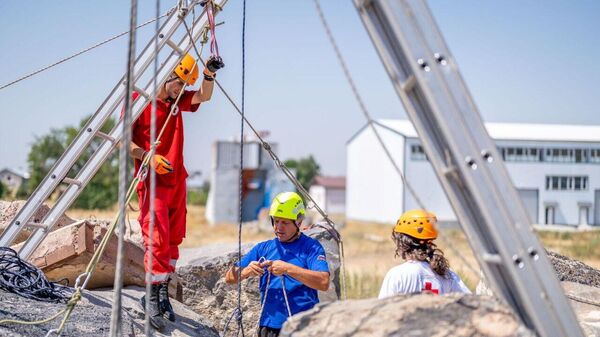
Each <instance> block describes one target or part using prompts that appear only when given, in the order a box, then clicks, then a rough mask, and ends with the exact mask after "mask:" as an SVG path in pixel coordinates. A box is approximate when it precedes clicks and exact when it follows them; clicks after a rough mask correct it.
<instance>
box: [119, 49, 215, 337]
mask: <svg viewBox="0 0 600 337" xmlns="http://www.w3.org/2000/svg"><path fill="white" fill-rule="evenodd" d="M222 67H223V62H222V61H221V59H220V58H211V59H209V61H208V62H207V63H206V68H205V69H204V79H203V81H202V84H201V85H200V88H199V89H198V90H197V91H194V90H185V91H184V93H183V94H182V96H181V98H180V99H179V102H178V103H177V106H176V107H175V108H174V110H173V116H171V118H170V119H169V120H168V121H167V117H168V116H169V113H170V112H171V110H172V108H173V104H174V103H175V101H176V99H177V97H178V96H179V93H180V92H181V90H183V89H184V87H185V85H186V84H187V85H190V86H193V85H194V84H195V83H196V80H197V79H198V66H197V64H196V61H195V60H194V58H193V57H192V56H190V55H189V54H187V55H185V57H184V58H183V60H181V62H180V63H179V65H178V66H177V67H176V68H175V70H174V72H173V74H172V75H171V76H170V77H169V78H168V79H167V81H166V82H165V84H164V85H163V86H162V87H161V88H160V89H159V91H158V94H157V97H156V135H157V136H158V134H159V132H160V130H161V129H162V128H163V125H164V124H165V121H167V122H166V123H167V124H166V127H165V131H164V133H163V134H162V136H161V138H160V139H159V141H160V143H159V145H158V146H157V147H156V151H155V153H154V155H153V157H152V158H150V160H149V164H150V167H152V168H153V169H154V170H155V171H156V173H157V175H156V195H155V198H154V200H149V198H150V180H149V175H148V178H146V179H145V180H144V181H141V182H140V183H139V184H138V186H137V193H138V199H139V208H140V216H139V218H138V220H139V222H140V224H141V227H142V234H143V236H144V245H145V247H146V253H145V256H144V266H145V269H146V271H147V272H148V271H150V272H151V274H152V290H151V293H150V297H149V299H148V300H149V301H150V310H149V316H150V323H151V324H152V326H153V327H154V328H156V329H158V330H162V329H163V328H164V326H165V323H166V322H165V321H164V319H165V317H166V318H167V319H169V320H171V321H175V313H174V312H173V308H172V307H171V304H170V302H169V294H168V289H169V281H170V277H169V276H170V274H171V273H174V272H175V265H176V263H177V259H178V258H179V244H181V242H182V241H183V238H184V237H185V228H186V225H185V216H186V212H187V210H186V183H185V180H186V178H187V176H188V174H187V171H186V169H185V166H184V164H183V118H182V116H181V112H183V111H189V112H195V111H196V110H198V107H199V106H200V104H201V103H202V102H206V101H208V100H210V98H211V96H212V92H213V86H214V77H215V72H216V71H217V70H219V69H220V68H222ZM137 96H138V94H137V93H134V95H133V99H134V100H135V99H136V97H137ZM151 109H152V107H151V104H150V105H148V106H147V107H146V109H145V110H144V111H143V112H142V114H141V115H140V117H139V118H138V119H137V120H136V121H135V122H134V123H133V125H132V142H131V146H130V152H131V156H132V157H133V158H134V159H135V174H136V175H137V173H138V171H139V170H140V166H141V163H142V161H143V160H144V158H145V156H147V155H148V154H149V152H150V148H151V144H150V123H151ZM150 202H154V213H155V222H154V223H155V224H154V232H153V233H149V226H150V212H149V206H150ZM150 235H152V266H149V265H148V258H149V254H150V250H149V245H150ZM140 301H141V303H142V306H143V307H144V308H145V301H146V298H145V296H144V297H142V298H141V299H140Z"/></svg>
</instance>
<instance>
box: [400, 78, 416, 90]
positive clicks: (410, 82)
mask: <svg viewBox="0 0 600 337" xmlns="http://www.w3.org/2000/svg"><path fill="white" fill-rule="evenodd" d="M415 84H417V79H416V78H415V75H410V76H409V77H408V78H407V79H406V81H405V82H404V83H402V84H401V87H402V91H405V92H406V91H410V90H412V88H414V87H415Z"/></svg>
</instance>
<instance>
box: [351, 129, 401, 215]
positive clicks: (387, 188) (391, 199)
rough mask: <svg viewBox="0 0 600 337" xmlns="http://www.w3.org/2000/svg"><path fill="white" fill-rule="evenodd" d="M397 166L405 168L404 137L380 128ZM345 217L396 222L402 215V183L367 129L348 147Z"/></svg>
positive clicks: (371, 132)
mask: <svg viewBox="0 0 600 337" xmlns="http://www.w3.org/2000/svg"><path fill="white" fill-rule="evenodd" d="M377 128H378V131H379V133H380V134H381V136H382V138H383V141H384V142H385V144H386V145H387V147H388V148H389V149H390V151H393V152H392V156H393V157H394V159H395V161H396V163H397V164H398V165H399V166H400V168H401V169H402V168H403V166H404V160H403V158H404V137H403V136H401V135H399V134H397V133H393V132H392V131H390V130H388V129H385V128H382V127H380V126H377ZM346 151H347V168H346V169H347V171H346V217H347V218H348V219H353V220H362V221H373V222H381V223H394V222H396V220H397V219H398V217H399V216H400V214H401V213H402V205H403V192H402V191H403V188H402V180H401V179H400V177H398V174H397V173H396V171H395V170H394V167H393V166H392V164H391V163H390V162H389V159H388V158H387V157H386V155H385V153H384V152H383V150H382V149H381V146H380V145H379V143H378V142H377V139H376V138H375V135H374V134H373V131H372V130H371V129H370V128H365V129H364V130H363V131H362V132H361V133H359V134H358V135H357V136H356V137H355V138H354V139H352V140H351V141H350V142H349V143H348V145H347V147H346Z"/></svg>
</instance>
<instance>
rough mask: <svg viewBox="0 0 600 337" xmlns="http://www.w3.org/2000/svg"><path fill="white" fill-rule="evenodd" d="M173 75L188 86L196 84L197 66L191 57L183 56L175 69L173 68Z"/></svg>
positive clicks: (188, 55)
mask: <svg viewBox="0 0 600 337" xmlns="http://www.w3.org/2000/svg"><path fill="white" fill-rule="evenodd" d="M175 74H177V76H179V78H181V79H182V80H183V81H184V82H185V83H187V84H189V85H194V83H196V80H197V79H198V65H197V64H196V60H194V58H193V57H192V55H190V54H185V56H184V57H183V59H182V60H181V61H180V62H179V64H178V65H177V67H175Z"/></svg>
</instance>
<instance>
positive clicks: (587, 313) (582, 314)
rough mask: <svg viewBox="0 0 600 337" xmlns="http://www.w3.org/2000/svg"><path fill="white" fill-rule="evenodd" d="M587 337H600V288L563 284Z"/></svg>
mask: <svg viewBox="0 0 600 337" xmlns="http://www.w3.org/2000/svg"><path fill="white" fill-rule="evenodd" d="M561 284H562V287H563V289H564V290H565V294H566V295H567V298H568V299H569V301H570V302H571V307H572V308H573V310H575V315H577V319H578V320H579V324H580V325H581V328H582V329H583V332H584V334H585V335H586V336H600V310H598V308H599V307H600V288H597V287H591V286H586V285H583V284H581V283H575V282H568V281H565V282H561Z"/></svg>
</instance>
